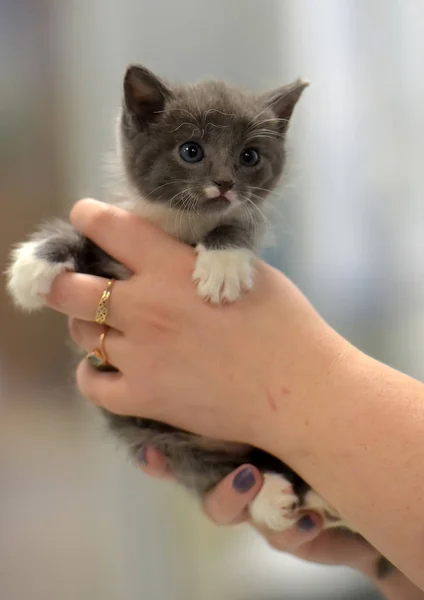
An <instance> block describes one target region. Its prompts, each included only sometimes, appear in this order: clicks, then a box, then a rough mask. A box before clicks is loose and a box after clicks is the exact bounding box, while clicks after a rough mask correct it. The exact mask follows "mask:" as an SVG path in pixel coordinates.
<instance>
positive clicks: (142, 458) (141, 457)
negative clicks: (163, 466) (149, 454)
mask: <svg viewBox="0 0 424 600" xmlns="http://www.w3.org/2000/svg"><path fill="white" fill-rule="evenodd" d="M137 460H138V462H139V463H140V465H147V459H146V449H145V448H144V447H143V446H141V447H140V448H139V449H138V451H137Z"/></svg>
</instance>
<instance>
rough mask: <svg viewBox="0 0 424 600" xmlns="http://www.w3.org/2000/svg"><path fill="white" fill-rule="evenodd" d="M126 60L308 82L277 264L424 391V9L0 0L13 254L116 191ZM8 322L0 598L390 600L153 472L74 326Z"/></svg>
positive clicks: (278, 0) (292, 1)
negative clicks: (91, 380)
mask: <svg viewBox="0 0 424 600" xmlns="http://www.w3.org/2000/svg"><path fill="white" fill-rule="evenodd" d="M130 62H141V63H143V64H145V65H146V66H148V67H149V68H151V69H152V70H154V71H156V72H157V73H158V74H161V75H163V76H166V77H168V78H170V79H172V80H181V81H190V80H194V79H199V78H203V77H205V76H208V75H212V76H214V77H217V78H224V79H226V80H229V81H231V82H233V83H235V84H239V85H241V86H244V87H246V88H248V89H253V90H260V89H267V88H269V87H271V86H277V85H280V84H283V83H286V82H288V81H289V80H291V79H292V78H293V79H294V78H295V77H297V76H303V77H305V78H308V79H309V80H311V82H312V86H311V87H310V88H309V89H308V90H307V92H306V93H305V95H304V96H303V97H302V100H301V102H300V104H299V106H298V108H297V110H296V114H295V117H294V119H293V124H292V127H291V130H290V148H291V152H290V163H289V164H290V168H289V171H288V173H287V177H286V181H285V185H284V186H283V187H282V190H281V197H280V198H279V199H278V200H277V201H276V203H275V207H274V209H273V213H272V218H271V220H272V222H273V224H274V227H273V234H274V245H273V247H272V248H270V249H268V250H267V251H266V252H265V257H266V258H267V259H268V260H270V261H271V262H273V263H274V264H275V265H277V266H278V267H280V268H281V269H283V270H284V271H285V272H286V273H287V274H288V275H289V276H290V277H292V278H293V280H294V281H295V282H296V283H297V284H298V285H299V286H300V287H301V289H302V290H303V291H304V292H305V293H306V294H307V295H308V297H309V298H310V300H311V301H312V302H313V303H314V304H315V306H316V307H317V308H318V309H319V310H320V311H321V313H322V314H323V315H324V316H325V317H326V318H327V319H328V320H329V322H330V323H331V324H332V325H333V326H334V327H336V328H337V329H338V330H339V331H340V332H341V333H342V334H344V335H345V336H347V337H348V338H349V339H350V340H351V341H352V342H353V343H355V344H356V345H358V346H359V347H360V348H362V349H363V350H364V351H366V352H368V353H370V354H372V355H373V356H375V357H377V358H379V359H381V360H384V361H385V362H388V363H390V364H391V365H393V366H395V367H397V368H399V369H401V370H403V371H406V372H407V373H409V374H411V375H413V376H415V377H417V378H420V379H423V375H424V367H423V361H422V359H421V357H422V351H421V346H422V339H423V333H424V312H423V306H424V287H423V286H424V261H423V260H422V257H423V256H424V203H423V201H422V197H423V192H424V169H423V159H424V144H423V135H422V132H423V127H424V76H423V73H424V68H423V67H424V65H423V62H424V3H423V2H422V1H421V0H320V1H319V2H318V0H266V1H262V2H258V0H243V1H241V0H214V1H213V2H212V1H207V0H178V1H172V0H162V1H159V0H158V1H156V2H154V1H153V0H63V1H60V0H37V2H35V1H34V0H0V201H1V208H2V211H1V221H0V228H1V236H0V253H1V261H2V264H4V263H5V261H6V256H7V252H8V249H9V247H10V245H11V244H12V243H13V242H16V241H18V240H20V239H22V238H23V237H24V236H25V235H26V233H27V232H29V231H31V230H32V229H33V228H34V226H35V225H36V224H37V223H38V222H39V221H40V220H42V219H44V218H48V217H50V216H52V215H66V214H67V211H68V210H69V207H70V206H71V205H72V203H73V202H75V201H76V200H77V199H78V198H79V197H81V196H94V197H98V198H101V197H102V185H103V163H104V155H105V153H106V152H107V151H109V150H111V149H113V134H114V118H115V115H116V107H117V106H118V105H119V102H120V99H121V82H122V76H123V73H124V71H125V67H126V65H127V63H130ZM3 287H4V286H2V288H3ZM0 321H1V322H0V325H1V339H0V386H1V388H0V389H1V396H0V410H1V435H0V506H1V510H0V531H1V535H0V595H1V597H2V598H4V600H22V599H23V598H28V597H31V599H32V600H59V599H60V600H74V599H75V598H79V599H80V600H92V599H93V598H102V600H118V599H119V600H136V599H137V600H138V599H141V598H143V599H149V600H150V599H153V598H154V599H155V600H156V599H157V600H183V599H184V600H197V599H198V598H201V599H202V600H218V599H219V600H276V599H277V598H278V599H283V600H301V599H302V600H305V599H308V600H309V599H310V600H335V599H337V600H348V599H356V600H360V599H364V600H365V599H368V600H371V598H377V597H378V596H377V595H374V593H373V592H372V591H371V590H370V589H369V588H368V584H367V583H366V582H365V581H364V580H363V579H362V578H360V577H359V576H358V575H356V574H355V573H354V572H352V571H350V570H348V569H342V568H327V567H318V566H313V565H307V564H305V563H302V562H300V561H297V560H295V559H292V558H289V557H286V556H284V555H282V554H278V553H276V552H274V551H272V550H270V549H269V548H267V546H266V545H265V543H264V542H263V541H262V540H261V539H259V538H258V537H257V536H255V535H254V534H253V533H252V532H249V531H247V529H246V528H244V527H240V528H237V529H232V530H230V531H223V530H221V529H218V528H217V527H215V526H213V525H212V524H210V523H208V522H207V521H206V519H205V518H204V517H203V515H202V514H201V513H200V511H199V509H198V507H197V506H196V504H195V503H194V502H193V501H191V500H189V499H188V498H187V496H186V494H185V493H184V492H182V491H180V490H178V489H174V487H173V486H170V485H169V484H168V485H167V484H164V483H161V482H157V481H151V480H147V478H144V477H143V476H142V475H141V473H139V472H137V470H136V469H134V468H133V467H132V466H131V465H129V464H128V461H127V459H126V457H125V455H124V453H123V452H120V451H119V450H118V449H117V448H116V446H115V445H114V444H113V442H111V440H110V439H109V438H108V436H107V435H105V433H104V431H103V429H102V427H101V424H100V423H99V421H98V419H97V418H96V415H95V413H94V411H92V410H91V409H90V408H89V407H87V406H86V405H85V403H84V402H82V401H81V400H79V399H78V398H76V397H75V394H74V392H73V388H72V385H73V384H72V369H71V368H70V353H69V350H68V347H67V345H66V323H65V322H64V319H63V318H61V317H60V316H58V315H54V314H50V313H47V312H46V313H43V314H40V315H37V316H31V317H28V316H22V315H21V314H17V313H15V312H14V311H13V309H12V307H11V306H10V303H9V302H8V300H7V299H6V297H5V295H4V292H3V291H0ZM317 410H319V407H317ZM376 426H378V424H376Z"/></svg>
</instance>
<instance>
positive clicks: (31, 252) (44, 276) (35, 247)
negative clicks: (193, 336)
mask: <svg viewBox="0 0 424 600" xmlns="http://www.w3.org/2000/svg"><path fill="white" fill-rule="evenodd" d="M42 244H43V242H34V241H32V242H25V243H23V244H20V245H19V246H17V247H16V248H15V249H14V250H13V252H12V257H11V258H12V260H11V264H10V266H9V268H8V270H7V273H6V275H7V288H8V291H9V293H10V295H11V296H12V298H13V300H14V302H15V304H16V305H17V306H19V307H20V308H21V309H23V310H25V311H32V310H37V309H39V308H42V307H43V306H44V305H45V300H44V295H45V294H48V293H49V292H50V288H51V286H52V283H53V280H54V279H55V278H56V277H57V276H58V275H59V273H62V272H63V271H66V270H72V269H73V264H72V263H71V261H69V262H60V263H58V262H56V263H54V262H50V261H48V260H46V259H44V258H41V257H40V254H41V252H40V249H41V246H42Z"/></svg>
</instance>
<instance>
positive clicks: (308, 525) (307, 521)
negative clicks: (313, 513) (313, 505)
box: [297, 515, 315, 532]
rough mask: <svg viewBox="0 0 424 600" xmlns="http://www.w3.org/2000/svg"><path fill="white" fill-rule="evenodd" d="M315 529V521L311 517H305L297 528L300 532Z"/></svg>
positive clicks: (300, 520) (298, 523)
mask: <svg viewBox="0 0 424 600" xmlns="http://www.w3.org/2000/svg"><path fill="white" fill-rule="evenodd" d="M314 527H315V521H314V520H313V519H312V518H311V517H310V516H309V515H305V516H304V517H302V518H301V519H299V521H298V522H297V528H298V529H300V531H305V532H306V531H311V530H312V529H313V528H314Z"/></svg>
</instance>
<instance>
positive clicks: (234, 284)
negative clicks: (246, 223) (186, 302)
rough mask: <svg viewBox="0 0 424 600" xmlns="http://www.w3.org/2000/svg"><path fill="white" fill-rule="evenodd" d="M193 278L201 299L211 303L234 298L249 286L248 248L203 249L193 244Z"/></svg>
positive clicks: (250, 254)
mask: <svg viewBox="0 0 424 600" xmlns="http://www.w3.org/2000/svg"><path fill="white" fill-rule="evenodd" d="M196 251H197V261H196V268H195V270H194V273H193V281H194V282H195V283H196V284H197V290H198V292H199V294H200V296H202V298H204V299H205V300H210V302H213V303H214V304H218V303H220V302H234V300H237V299H238V298H239V297H240V295H241V293H242V291H248V290H250V289H252V286H253V276H254V271H255V270H254V266H253V254H252V252H250V251H248V250H240V249H235V248H233V249H227V250H207V249H206V248H205V247H204V246H202V245H201V244H199V246H197V249H196Z"/></svg>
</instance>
